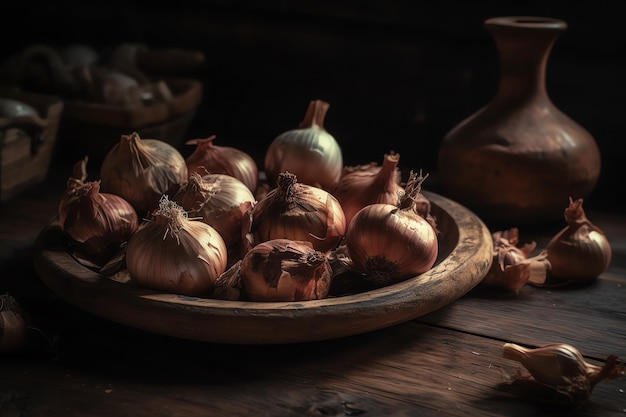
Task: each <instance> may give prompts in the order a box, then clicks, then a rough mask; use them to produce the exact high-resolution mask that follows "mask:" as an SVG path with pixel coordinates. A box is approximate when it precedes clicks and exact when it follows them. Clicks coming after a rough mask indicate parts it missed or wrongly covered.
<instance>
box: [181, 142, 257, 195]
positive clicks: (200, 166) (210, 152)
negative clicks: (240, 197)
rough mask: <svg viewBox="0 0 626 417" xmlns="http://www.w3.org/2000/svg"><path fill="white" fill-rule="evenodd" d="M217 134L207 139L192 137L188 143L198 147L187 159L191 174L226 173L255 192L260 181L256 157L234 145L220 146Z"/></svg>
mask: <svg viewBox="0 0 626 417" xmlns="http://www.w3.org/2000/svg"><path fill="white" fill-rule="evenodd" d="M215 137H216V136H215V135H213V136H209V137H208V138H205V139H192V140H189V141H187V142H186V144H187V145H196V149H195V150H194V151H193V153H192V154H191V155H189V157H188V158H187V159H186V163H187V170H188V171H189V175H191V174H193V173H197V174H200V175H206V174H207V173H211V174H226V175H230V176H232V177H235V178H237V179H238V180H240V181H241V182H242V183H244V184H245V185H246V187H248V189H249V190H250V191H251V192H255V191H256V188H257V183H258V181H259V170H258V167H257V165H256V162H255V161H254V159H253V158H252V157H251V156H250V155H248V154H247V153H246V152H244V151H242V150H240V149H237V148H234V147H232V146H218V145H216V144H215V143H214V140H215Z"/></svg>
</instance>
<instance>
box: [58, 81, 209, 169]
mask: <svg viewBox="0 0 626 417" xmlns="http://www.w3.org/2000/svg"><path fill="white" fill-rule="evenodd" d="M164 81H165V82H166V83H167V85H168V87H169V88H170V90H171V92H172V95H173V97H172V99H171V100H168V101H163V102H158V103H155V104H153V105H150V106H145V107H140V108H123V107H116V106H111V105H106V104H100V103H85V102H73V101H69V100H68V101H66V102H65V110H64V111H63V118H62V120H61V126H60V130H59V141H60V142H62V143H63V145H64V148H65V149H67V151H66V152H64V156H65V158H64V159H68V158H71V159H72V161H75V160H77V158H82V157H84V156H88V157H89V160H90V165H95V164H99V163H100V162H101V161H102V160H103V159H104V157H105V156H106V154H107V153H108V152H109V150H110V149H111V148H112V147H113V146H114V145H115V144H117V143H118V142H119V140H120V138H121V136H122V135H127V134H130V133H133V132H137V133H138V134H139V136H141V137H142V138H147V139H159V140H162V141H164V142H167V143H170V144H171V145H173V146H175V147H179V146H180V145H181V143H182V139H183V138H184V135H185V133H186V131H187V129H188V127H189V124H190V122H191V120H192V119H193V117H194V115H195V112H196V108H197V106H198V105H199V103H200V101H201V100H202V95H203V91H202V90H203V85H202V83H201V82H200V81H197V80H194V79H185V78H172V79H166V80H164ZM65 145H66V146H65ZM69 162H71V161H69Z"/></svg>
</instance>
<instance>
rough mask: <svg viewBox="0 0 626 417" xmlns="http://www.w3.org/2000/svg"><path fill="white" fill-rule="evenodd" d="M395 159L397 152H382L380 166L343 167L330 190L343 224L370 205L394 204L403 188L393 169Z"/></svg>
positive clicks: (395, 163) (398, 156)
mask: <svg viewBox="0 0 626 417" xmlns="http://www.w3.org/2000/svg"><path fill="white" fill-rule="evenodd" d="M399 160H400V155H399V154H395V153H390V154H387V155H385V157H384V160H383V164H382V166H377V165H370V166H369V167H365V166H364V167H362V168H355V169H346V168H344V170H343V172H344V173H343V175H342V176H341V181H340V182H339V183H338V184H337V185H336V186H335V187H334V188H333V190H331V193H332V194H333V195H334V196H335V197H336V198H337V200H338V201H339V203H340V204H341V207H342V208H343V212H344V214H345V216H346V224H350V221H351V220H352V218H353V217H354V215H355V214H356V213H357V212H358V211H359V210H361V209H362V208H363V207H365V206H368V205H370V204H374V203H382V204H393V205H396V204H398V192H402V191H403V188H402V186H401V185H400V181H401V173H400V170H399V169H398V168H397V167H398V162H399ZM420 195H421V194H420Z"/></svg>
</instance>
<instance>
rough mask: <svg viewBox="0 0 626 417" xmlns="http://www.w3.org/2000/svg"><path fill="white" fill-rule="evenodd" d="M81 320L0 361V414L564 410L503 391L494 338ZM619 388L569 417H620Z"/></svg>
mask: <svg viewBox="0 0 626 417" xmlns="http://www.w3.org/2000/svg"><path fill="white" fill-rule="evenodd" d="M86 324H88V325H95V326H94V327H91V328H81V329H80V332H76V333H73V334H70V333H68V334H66V335H65V338H66V340H65V341H63V343H62V344H60V345H58V346H57V347H56V349H55V351H53V352H51V354H50V356H49V357H46V355H43V357H39V358H33V357H28V356H26V357H18V358H13V359H11V358H10V357H6V356H5V357H3V358H2V359H1V362H0V376H2V378H1V379H0V393H2V395H3V397H5V398H9V400H8V405H5V406H4V407H5V409H7V407H8V406H12V407H16V408H18V407H20V406H21V407H23V409H21V410H20V411H22V412H23V413H24V415H29V416H33V417H38V416H50V415H64V416H66V417H73V416H81V417H82V416H111V415H118V416H131V415H132V416H146V417H147V416H150V417H159V416H172V415H186V416H187V415H202V416H229V415H233V416H241V415H268V416H277V415H280V416H302V415H305V416H316V415H319V416H322V415H326V416H332V415H359V414H363V415H376V416H379V415H380V416H383V415H384V416H413V415H455V416H460V415H477V413H478V414H480V415H484V416H500V415H533V416H551V415H554V413H555V412H556V411H557V410H561V411H562V410H563V409H564V410H565V411H571V410H569V408H568V407H567V406H566V403H564V402H562V399H558V398H554V397H553V393H552V392H546V391H542V390H539V391H536V390H531V391H529V390H521V389H519V388H518V389H515V388H514V387H511V386H506V385H503V375H502V373H501V370H503V371H505V372H506V373H509V374H511V373H513V372H514V371H515V369H516V368H517V367H518V366H519V364H517V363H516V362H513V361H509V360H506V359H502V358H501V346H502V342H501V341H499V340H494V339H490V338H485V337H481V336H476V335H472V334H468V333H463V332H458V331H451V330H448V329H443V328H437V327H433V326H427V325H422V324H417V323H414V322H410V323H405V324H402V325H399V326H394V327H392V328H389V329H385V330H382V331H377V332H373V333H369V334H366V335H360V336H355V337H350V338H345V339H337V340H332V341H326V342H316V343H307V344H303V345H295V346H294V345H291V346H287V345H284V346H228V345H213V344H201V343H195V342H188V341H184V340H175V339H170V338H164V337H159V336H154V335H150V334H144V333H141V332H134V331H128V330H126V329H123V328H119V327H117V326H109V325H105V326H98V321H97V320H96V321H87V322H86ZM77 330H78V329H77ZM624 388H626V381H624V380H621V381H620V380H617V381H609V382H603V383H600V384H599V385H597V386H596V388H595V390H594V391H593V394H592V396H591V398H590V401H589V402H588V403H587V404H586V406H585V407H584V408H583V409H582V410H580V411H579V413H578V414H577V415H580V416H600V415H602V416H618V415H623V409H624V407H626V397H623V398H621V401H620V396H616V395H615V392H617V391H619V390H620V389H621V390H623V389H624ZM5 404H7V402H5ZM0 410H2V408H0ZM513 410H514V412H513V413H512V411H513Z"/></svg>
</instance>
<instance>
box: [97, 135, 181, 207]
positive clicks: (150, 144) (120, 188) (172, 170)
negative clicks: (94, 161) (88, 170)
mask: <svg viewBox="0 0 626 417" xmlns="http://www.w3.org/2000/svg"><path fill="white" fill-rule="evenodd" d="M187 178H188V171H187V165H186V164H185V158H184V157H183V156H182V155H181V153H180V152H179V151H178V150H177V149H176V148H174V147H173V146H172V145H170V144H169V143H167V142H163V141H161V140H158V139H141V138H140V137H139V134H137V133H132V134H130V135H122V137H121V139H120V141H119V142H118V143H117V144H115V146H113V148H112V149H111V150H110V151H109V152H108V153H107V155H106V156H105V158H104V161H103V162H102V166H101V168H100V179H101V181H102V190H103V191H105V192H108V193H112V194H117V195H119V196H121V197H123V198H125V199H126V200H127V201H128V202H129V203H130V204H132V206H133V207H134V208H135V210H137V212H138V213H140V214H141V215H143V214H145V212H149V211H151V210H154V209H156V208H158V205H159V200H160V199H161V196H162V195H164V194H166V195H174V194H175V193H176V192H177V191H178V189H179V188H180V186H181V185H182V184H183V183H185V181H187Z"/></svg>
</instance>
